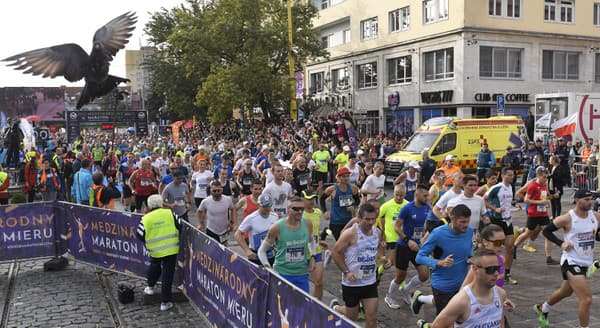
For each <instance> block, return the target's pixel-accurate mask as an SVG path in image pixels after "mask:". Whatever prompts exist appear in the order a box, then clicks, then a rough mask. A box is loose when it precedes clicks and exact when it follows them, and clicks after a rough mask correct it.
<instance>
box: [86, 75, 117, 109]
mask: <svg viewBox="0 0 600 328" xmlns="http://www.w3.org/2000/svg"><path fill="white" fill-rule="evenodd" d="M127 82H129V79H124V78H122V77H118V76H113V75H109V76H108V77H107V78H106V79H105V80H104V81H103V82H101V83H94V82H90V81H88V82H87V83H86V84H85V86H84V87H83V90H82V91H81V96H79V101H78V102H77V109H81V107H83V106H84V105H85V104H88V103H90V102H91V101H93V100H94V99H96V98H99V97H102V96H104V95H107V94H108V93H110V92H111V91H113V90H114V89H115V88H116V87H117V86H118V85H119V84H120V83H127Z"/></svg>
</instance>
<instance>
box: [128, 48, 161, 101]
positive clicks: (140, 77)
mask: <svg viewBox="0 0 600 328" xmlns="http://www.w3.org/2000/svg"><path fill="white" fill-rule="evenodd" d="M154 51H155V49H154V48H153V47H142V48H141V49H140V50H125V74H126V75H127V78H128V79H129V80H130V81H131V82H129V84H130V85H131V92H132V93H133V94H132V98H135V99H137V100H139V101H141V99H145V100H148V95H147V93H148V92H150V78H151V76H152V71H151V70H150V69H149V68H148V67H146V66H145V65H144V62H145V61H147V60H148V59H149V58H151V57H152V56H154ZM142 103H143V102H142Z"/></svg>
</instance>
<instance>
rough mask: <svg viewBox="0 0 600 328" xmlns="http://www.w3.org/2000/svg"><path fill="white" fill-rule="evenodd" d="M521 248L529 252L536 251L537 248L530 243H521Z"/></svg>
mask: <svg viewBox="0 0 600 328" xmlns="http://www.w3.org/2000/svg"><path fill="white" fill-rule="evenodd" d="M523 249H524V250H526V251H528V252H529V253H535V252H537V249H535V247H533V246H532V245H529V244H525V245H523Z"/></svg>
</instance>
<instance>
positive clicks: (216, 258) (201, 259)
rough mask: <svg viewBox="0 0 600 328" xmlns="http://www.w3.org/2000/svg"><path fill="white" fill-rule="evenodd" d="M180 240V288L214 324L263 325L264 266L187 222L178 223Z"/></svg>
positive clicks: (265, 277) (265, 298)
mask: <svg viewBox="0 0 600 328" xmlns="http://www.w3.org/2000/svg"><path fill="white" fill-rule="evenodd" d="M180 242H181V246H182V247H181V249H184V250H185V251H184V254H183V256H182V257H181V258H182V260H183V262H184V265H183V281H184V288H183V291H184V293H185V294H186V295H187V297H188V298H189V299H190V300H191V301H192V302H194V303H195V304H196V306H198V307H199V308H200V310H201V312H202V313H203V314H204V316H206V318H207V319H208V320H209V321H210V322H211V323H213V325H214V327H234V328H235V327H240V328H241V327H248V328H249V327H267V325H266V324H265V308H266V301H267V294H268V292H267V291H268V289H269V275H268V273H267V272H266V271H265V270H263V269H259V268H257V267H256V266H254V265H252V264H251V263H250V262H248V261H247V260H245V259H243V258H241V257H239V256H238V254H236V253H234V252H232V251H231V250H230V249H228V248H225V247H224V246H222V245H220V244H219V243H217V242H216V241H214V240H213V239H211V238H209V237H207V236H206V235H205V234H203V233H201V232H199V231H198V230H195V229H194V228H192V227H191V226H190V225H188V224H184V225H183V227H182V230H181V239H180ZM181 255H182V254H180V256H181Z"/></svg>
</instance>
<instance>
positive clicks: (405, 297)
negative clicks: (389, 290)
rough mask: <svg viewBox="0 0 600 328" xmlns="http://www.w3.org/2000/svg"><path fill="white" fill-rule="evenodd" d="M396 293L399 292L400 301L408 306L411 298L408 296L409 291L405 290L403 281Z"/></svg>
mask: <svg viewBox="0 0 600 328" xmlns="http://www.w3.org/2000/svg"><path fill="white" fill-rule="evenodd" d="M398 291H399V292H400V296H402V300H403V301H404V303H406V304H410V302H412V297H411V296H410V294H409V291H408V290H407V289H406V282H405V281H403V282H402V284H401V285H400V287H398Z"/></svg>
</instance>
